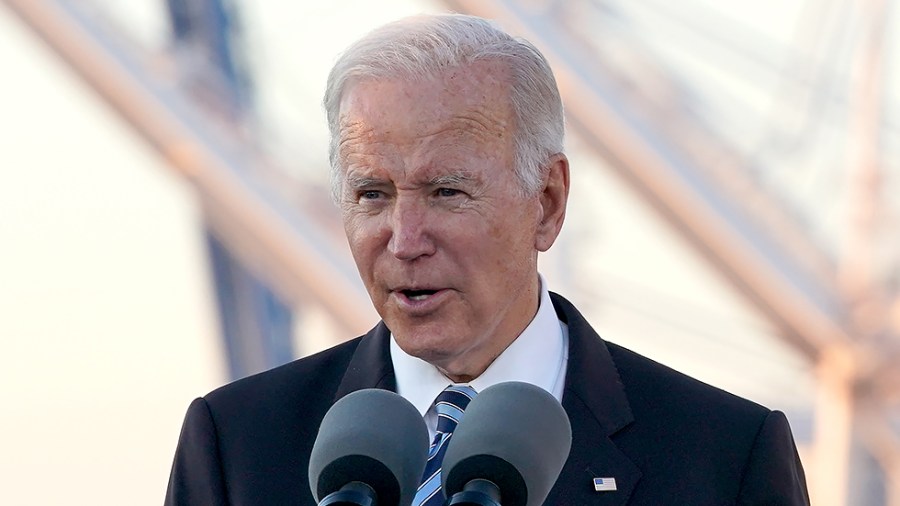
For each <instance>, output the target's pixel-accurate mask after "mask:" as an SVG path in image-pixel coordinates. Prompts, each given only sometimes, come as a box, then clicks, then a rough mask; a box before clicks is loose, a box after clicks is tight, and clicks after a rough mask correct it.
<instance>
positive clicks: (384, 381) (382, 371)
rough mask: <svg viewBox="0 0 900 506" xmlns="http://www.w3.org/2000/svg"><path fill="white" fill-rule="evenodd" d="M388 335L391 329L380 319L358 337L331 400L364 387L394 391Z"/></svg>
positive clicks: (395, 386)
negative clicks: (358, 339)
mask: <svg viewBox="0 0 900 506" xmlns="http://www.w3.org/2000/svg"><path fill="white" fill-rule="evenodd" d="M390 336H391V331H390V330H388V328H387V326H385V324H384V322H380V323H379V324H378V325H376V326H375V328H374V329H372V330H370V331H369V332H368V333H367V334H366V335H364V336H363V337H362V339H360V341H359V345H358V346H357V347H356V351H355V352H353V357H352V358H351V359H350V363H348V364H347V371H346V372H345V373H344V377H343V379H342V380H341V384H340V386H338V389H337V392H335V396H334V400H335V401H337V400H338V399H340V398H341V397H343V396H345V395H347V394H349V393H351V392H355V391H357V390H362V389H364V388H380V389H382V390H390V391H392V392H396V391H397V380H396V378H395V377H394V367H393V365H392V363H391V351H390V346H389V340H390Z"/></svg>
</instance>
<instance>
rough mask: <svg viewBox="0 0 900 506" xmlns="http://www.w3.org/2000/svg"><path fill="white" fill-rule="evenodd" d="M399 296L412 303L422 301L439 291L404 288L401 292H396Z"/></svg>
mask: <svg viewBox="0 0 900 506" xmlns="http://www.w3.org/2000/svg"><path fill="white" fill-rule="evenodd" d="M397 291H398V292H399V293H400V294H402V295H403V296H404V297H406V298H407V299H409V300H413V301H417V302H418V301H423V300H426V299H428V297H431V296H432V295H434V294H436V293H437V292H439V291H440V290H436V289H430V288H422V289H413V288H405V289H401V290H397Z"/></svg>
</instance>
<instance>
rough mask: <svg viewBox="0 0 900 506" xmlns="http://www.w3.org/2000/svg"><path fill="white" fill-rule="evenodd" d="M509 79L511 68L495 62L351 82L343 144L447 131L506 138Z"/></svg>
mask: <svg viewBox="0 0 900 506" xmlns="http://www.w3.org/2000/svg"><path fill="white" fill-rule="evenodd" d="M509 83H510V79H509V72H508V71H507V70H506V68H505V67H504V66H503V65H500V64H498V63H496V62H491V61H482V62H477V63H474V64H470V65H466V66H463V67H457V68H451V69H448V70H446V71H443V72H440V73H438V74H436V75H433V76H427V77H418V78H416V79H404V78H368V79H364V80H360V81H357V82H354V83H351V84H350V86H349V87H348V90H347V92H346V93H345V94H344V97H343V99H342V100H341V106H340V111H341V113H340V142H341V143H345V142H359V141H375V142H377V141H379V140H380V139H382V138H384V137H390V138H391V139H392V140H394V141H396V140H398V139H401V138H404V137H405V138H422V137H427V136H429V135H433V134H441V133H444V134H455V135H476V136H496V137H499V138H503V137H505V136H507V135H508V134H509V133H510V132H511V130H512V127H513V125H512V123H513V121H512V120H513V115H512V108H511V104H510V100H509Z"/></svg>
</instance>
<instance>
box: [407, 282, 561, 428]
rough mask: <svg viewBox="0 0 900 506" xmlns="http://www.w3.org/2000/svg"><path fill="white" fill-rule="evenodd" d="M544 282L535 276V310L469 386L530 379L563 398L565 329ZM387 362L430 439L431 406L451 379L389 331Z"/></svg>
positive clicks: (433, 420) (432, 425) (478, 387)
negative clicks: (537, 288)
mask: <svg viewBox="0 0 900 506" xmlns="http://www.w3.org/2000/svg"><path fill="white" fill-rule="evenodd" d="M546 286H547V283H546V282H545V281H544V278H543V277H540V300H539V305H538V311H537V314H535V316H534V318H533V319H532V320H531V323H529V324H528V326H527V327H525V330H523V331H522V333H521V334H519V337H517V338H516V340H515V341H513V342H512V344H510V345H509V346H508V347H507V348H506V350H504V351H503V353H501V354H500V356H499V357H497V358H496V359H495V360H494V362H493V363H491V365H489V366H488V368H487V369H486V370H485V371H484V372H483V373H482V374H481V376H478V377H477V378H475V379H473V380H472V381H471V382H469V385H471V386H472V388H474V389H475V391H477V392H481V391H482V390H484V389H485V388H487V387H489V386H491V385H495V384H497V383H502V382H504V381H522V382H525V383H531V384H532V385H536V386H538V387H541V388H543V389H544V390H546V391H548V392H550V393H551V394H553V396H554V397H556V400H558V401H562V394H563V388H564V387H565V378H566V364H567V362H568V359H569V333H568V328H567V327H566V324H564V323H563V322H561V321H559V319H557V317H556V311H554V309H553V303H552V302H550V292H549V291H548V290H547V288H546ZM391 362H392V363H393V365H394V375H395V377H396V379H397V393H398V394H400V395H402V396H403V397H404V398H406V400H408V401H409V402H411V403H412V404H413V406H415V407H416V408H417V409H418V410H419V412H420V413H422V416H423V417H424V418H425V423H426V425H427V426H428V432H429V434H430V436H431V438H433V437H434V433H435V428H436V426H437V415H436V414H435V412H434V409H432V407H431V404H432V403H433V402H434V399H435V398H437V396H438V394H440V393H441V391H443V390H444V389H445V388H447V386H448V385H450V384H452V383H453V381H452V380H450V379H449V378H447V377H446V376H444V375H443V374H442V373H441V372H440V371H439V370H438V369H437V368H436V367H435V366H433V365H431V364H429V363H428V362H425V361H424V360H422V359H419V358H416V357H413V356H411V355H408V354H407V353H406V352H404V351H403V350H401V349H400V346H399V345H398V344H397V341H396V340H395V339H394V336H393V335H391Z"/></svg>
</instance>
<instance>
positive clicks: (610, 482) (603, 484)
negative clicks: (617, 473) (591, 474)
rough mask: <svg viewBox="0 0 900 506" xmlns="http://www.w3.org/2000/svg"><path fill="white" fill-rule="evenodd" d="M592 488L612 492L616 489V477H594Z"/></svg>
mask: <svg viewBox="0 0 900 506" xmlns="http://www.w3.org/2000/svg"><path fill="white" fill-rule="evenodd" d="M594 490H595V491H597V492H614V491H615V490H616V479H615V478H594Z"/></svg>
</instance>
